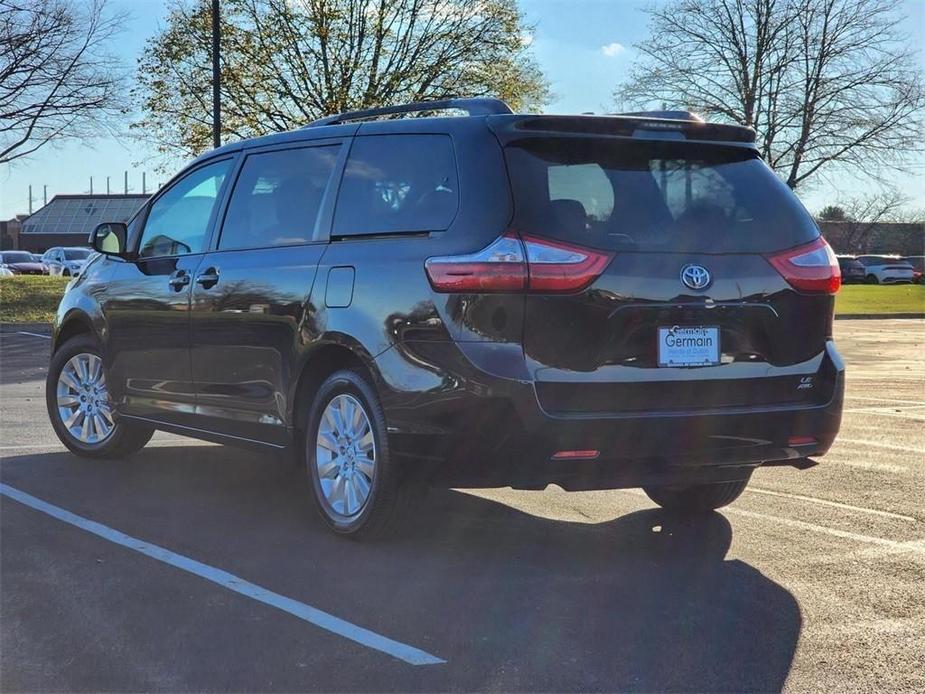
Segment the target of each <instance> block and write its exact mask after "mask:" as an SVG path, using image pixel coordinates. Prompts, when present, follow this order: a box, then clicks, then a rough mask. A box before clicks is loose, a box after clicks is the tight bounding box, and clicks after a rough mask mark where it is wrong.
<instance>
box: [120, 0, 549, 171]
mask: <svg viewBox="0 0 925 694" xmlns="http://www.w3.org/2000/svg"><path fill="white" fill-rule="evenodd" d="M529 31H530V27H528V26H526V25H525V23H524V19H523V16H522V15H521V14H520V11H519V10H518V8H517V5H516V2H515V0H222V5H221V36H222V55H221V74H222V84H221V100H222V135H223V140H224V139H227V138H230V139H238V138H245V137H252V136H255V135H262V134H266V133H269V132H276V131H283V130H290V129H292V128H296V127H299V126H301V125H305V124H306V123H308V122H310V121H311V120H314V119H316V118H319V117H321V116H324V115H328V114H331V113H337V112H341V111H345V110H352V109H359V108H368V107H375V106H384V105H390V104H397V103H403V102H409V101H423V100H430V99H440V98H447V97H450V96H486V95H492V96H497V97H500V98H502V99H505V100H506V101H507V102H508V103H510V104H511V105H512V106H513V107H514V108H520V109H527V110H529V109H534V108H537V107H538V106H540V105H541V104H542V103H543V102H544V101H545V100H546V99H547V97H548V88H547V83H546V81H545V79H544V77H543V75H542V73H541V72H540V70H539V68H538V67H537V64H536V62H535V61H534V59H533V58H532V55H531V53H530V49H529V42H528V41H527V40H525V36H527V35H528V34H529ZM210 90H211V2H210V1H209V0H176V1H175V3H174V5H173V7H172V10H171V12H170V14H169V16H168V19H167V23H166V26H165V28H164V29H163V31H161V32H160V33H158V34H157V35H156V36H154V37H153V38H151V39H150V40H149V41H148V44H147V47H146V50H145V51H144V54H143V57H142V58H141V59H140V60H139V65H138V71H137V87H136V89H135V97H136V99H137V102H138V104H139V105H140V108H141V112H142V117H141V119H140V120H139V121H138V122H136V123H135V124H134V128H135V130H136V132H137V133H138V134H139V135H140V136H141V137H142V138H144V139H146V140H149V141H153V143H154V144H155V145H156V147H157V148H158V150H159V151H160V152H161V153H162V154H165V155H173V156H174V157H186V156H189V155H194V154H198V153H200V152H202V151H204V150H206V149H208V148H209V147H210V146H211V123H212V106H211V103H212V102H211V91H210Z"/></svg>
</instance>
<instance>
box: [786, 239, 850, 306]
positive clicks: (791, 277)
mask: <svg viewBox="0 0 925 694" xmlns="http://www.w3.org/2000/svg"><path fill="white" fill-rule="evenodd" d="M768 261H769V262H770V263H771V265H773V266H774V268H775V269H776V270H777V271H778V272H779V273H780V274H781V275H783V277H784V279H785V280H787V282H789V283H790V286H792V287H793V288H794V289H798V290H800V291H801V292H825V293H827V294H835V293H836V292H837V291H838V289H839V287H841V270H839V268H838V259H837V258H836V257H835V253H833V252H832V248H831V247H830V246H829V244H828V243H826V241H825V239H824V238H822V237H821V236H820V237H819V238H818V239H816V240H815V241H813V242H812V243H807V244H806V245H805V246H797V247H796V248H791V249H790V250H788V251H783V252H781V253H775V254H774V255H771V256H768Z"/></svg>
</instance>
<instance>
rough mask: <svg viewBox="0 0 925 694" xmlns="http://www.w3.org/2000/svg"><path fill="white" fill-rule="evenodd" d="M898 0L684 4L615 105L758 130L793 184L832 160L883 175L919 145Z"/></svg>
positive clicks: (924, 98)
mask: <svg viewBox="0 0 925 694" xmlns="http://www.w3.org/2000/svg"><path fill="white" fill-rule="evenodd" d="M899 6H900V0H675V1H674V2H671V3H669V4H667V5H659V6H658V7H655V8H652V9H650V10H648V12H649V15H650V37H649V38H648V39H647V40H645V41H643V42H642V43H640V44H638V45H637V46H636V49H637V50H638V51H639V54H640V56H641V58H640V60H638V61H637V62H636V63H635V64H634V66H633V69H632V71H631V73H630V76H629V79H628V80H627V81H626V82H625V83H624V84H623V85H622V86H620V87H619V88H618V89H617V91H616V93H615V96H616V98H617V100H618V101H622V102H625V103H626V104H628V105H632V106H634V107H635V106H648V105H651V104H652V103H665V104H670V105H671V106H675V107H682V108H690V109H693V110H696V111H700V112H703V113H705V114H708V115H710V116H713V117H718V118H720V119H723V120H728V121H732V122H736V123H740V124H742V125H747V126H750V127H752V128H754V129H755V130H756V131H757V135H758V144H759V147H760V149H761V153H762V156H763V157H764V158H765V160H766V161H767V162H768V163H769V164H770V165H771V166H772V167H773V168H774V169H775V170H776V171H777V172H778V173H779V174H780V175H781V176H782V177H783V178H784V179H785V180H786V182H787V185H789V186H790V187H791V188H796V187H798V186H800V185H802V184H804V183H805V182H806V181H808V180H810V179H812V178H813V177H815V176H817V175H819V174H825V173H828V172H829V171H830V170H831V169H832V167H833V166H834V165H837V164H838V165H842V166H844V167H848V168H853V169H854V170H855V171H863V172H864V173H866V174H876V173H877V172H878V171H880V170H882V169H883V168H884V167H895V166H901V165H902V164H903V163H904V162H905V161H906V160H907V159H908V157H909V156H911V155H912V154H914V153H916V152H918V151H921V149H922V132H921V116H922V113H923V109H925V88H923V84H922V76H921V74H920V70H919V69H918V68H917V65H916V63H915V55H914V52H913V50H912V47H911V45H910V43H909V40H908V37H907V36H906V35H905V34H904V33H903V32H902V29H901V27H902V21H903V17H902V15H901V13H900V12H899Z"/></svg>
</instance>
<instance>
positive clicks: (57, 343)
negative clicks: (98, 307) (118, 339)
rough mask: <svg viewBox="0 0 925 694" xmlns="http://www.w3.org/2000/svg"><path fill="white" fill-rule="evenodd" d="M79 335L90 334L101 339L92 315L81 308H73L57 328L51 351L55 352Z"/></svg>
mask: <svg viewBox="0 0 925 694" xmlns="http://www.w3.org/2000/svg"><path fill="white" fill-rule="evenodd" d="M78 335H90V336H91V337H93V338H94V339H96V340H97V341H99V339H100V336H99V335H98V334H97V332H96V330H95V329H94V327H93V321H92V320H90V316H88V315H87V314H86V313H84V312H83V311H81V310H79V309H71V311H69V312H68V313H67V314H66V315H65V316H64V318H63V319H62V320H61V323H60V324H59V325H58V327H57V329H56V330H55V333H54V335H53V337H52V345H51V353H52V354H54V353H55V352H57V351H58V349H59V348H60V347H61V345H63V344H64V343H65V342H67V341H68V340H70V339H71V338H73V337H76V336H78Z"/></svg>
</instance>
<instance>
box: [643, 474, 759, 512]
mask: <svg viewBox="0 0 925 694" xmlns="http://www.w3.org/2000/svg"><path fill="white" fill-rule="evenodd" d="M746 486H748V479H744V480H737V481H735V482H719V483H715V484H694V485H690V486H686V487H675V486H658V487H643V490H644V491H645V493H646V494H647V495H648V497H649V498H650V499H652V501H654V502H655V503H656V504H658V505H659V506H661V507H662V508H664V509H666V510H669V511H679V512H681V513H707V512H709V511H715V510H716V509H718V508H721V507H723V506H728V505H729V504H731V503H732V502H733V501H735V500H736V499H738V498H739V496H740V495H741V494H742V492H744V491H745V487H746Z"/></svg>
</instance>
